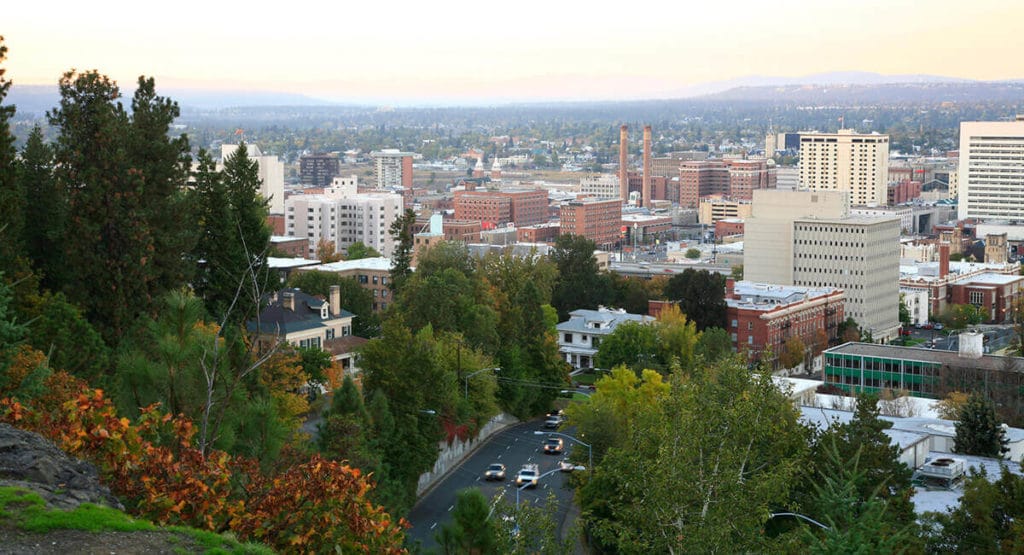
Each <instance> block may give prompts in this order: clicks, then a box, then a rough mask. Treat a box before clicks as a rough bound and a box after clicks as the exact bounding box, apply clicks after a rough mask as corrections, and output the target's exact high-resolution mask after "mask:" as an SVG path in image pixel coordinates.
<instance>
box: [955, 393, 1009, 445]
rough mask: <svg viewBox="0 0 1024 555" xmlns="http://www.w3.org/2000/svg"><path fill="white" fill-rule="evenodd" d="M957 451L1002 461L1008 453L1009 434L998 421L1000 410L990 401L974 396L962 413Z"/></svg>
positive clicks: (957, 425) (970, 398)
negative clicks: (1007, 437)
mask: <svg viewBox="0 0 1024 555" xmlns="http://www.w3.org/2000/svg"><path fill="white" fill-rule="evenodd" d="M955 426H956V437H955V438H954V439H953V451H954V452H956V453H963V454H965V455H976V456H979V457H1002V456H1003V455H1004V454H1005V453H1006V452H1007V451H1008V448H1007V447H1006V443H1007V439H1006V433H1005V432H1004V431H1003V427H1002V426H1000V425H999V422H997V421H996V410H995V407H994V406H993V404H992V401H990V400H989V399H988V398H987V397H985V396H984V395H982V394H981V393H972V394H971V396H970V397H968V398H967V403H965V404H964V406H963V407H961V409H960V415H959V419H958V421H957V423H956V425H955Z"/></svg>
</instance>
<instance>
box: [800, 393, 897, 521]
mask: <svg viewBox="0 0 1024 555" xmlns="http://www.w3.org/2000/svg"><path fill="white" fill-rule="evenodd" d="M891 427H892V423H891V422H889V421H887V420H883V419H882V418H880V412H879V409H878V397H876V396H874V395H870V394H868V395H864V396H862V397H859V398H858V399H857V408H856V411H855V412H854V415H853V419H851V420H850V422H848V423H845V424H837V425H833V426H832V427H831V428H829V429H828V430H827V431H825V432H823V433H822V434H821V435H820V436H819V437H818V438H817V441H815V443H814V446H813V448H812V459H813V460H816V461H820V462H819V464H818V465H817V466H816V468H815V471H814V475H815V479H814V480H812V481H811V482H813V483H820V482H823V481H824V480H826V479H828V478H830V477H833V478H834V477H836V476H839V475H840V474H841V473H843V472H844V467H845V465H846V464H847V462H848V461H851V460H854V459H857V460H858V461H859V465H860V469H861V470H860V472H859V473H857V474H856V475H850V476H849V479H850V480H851V481H852V485H853V486H854V487H855V488H856V493H857V495H858V496H859V497H858V499H859V500H860V501H861V502H866V501H867V500H869V499H871V498H875V497H877V498H878V499H879V500H880V501H881V502H882V503H884V504H885V506H886V510H887V512H888V517H887V518H888V519H889V520H890V521H892V522H893V523H894V525H897V526H902V525H904V524H909V523H911V522H913V521H914V518H915V515H914V507H913V504H912V503H911V501H910V498H911V496H912V495H913V488H912V486H911V477H912V476H913V470H912V469H910V468H909V467H908V466H907V465H906V464H904V463H903V462H901V461H900V450H899V447H898V446H897V445H896V444H894V443H893V442H892V440H891V439H890V438H889V436H888V435H886V433H885V430H887V429H889V428H891ZM832 451H835V452H836V453H837V454H838V459H835V458H834V457H832V456H831V455H830V453H831V452H832ZM836 460H838V461H839V462H838V463H837V462H836ZM813 503H814V502H812V503H811V504H810V505H808V506H806V507H805V509H806V510H807V511H809V512H812V513H822V514H824V512H826V511H828V510H830V507H828V506H825V505H822V506H818V505H814V504H813Z"/></svg>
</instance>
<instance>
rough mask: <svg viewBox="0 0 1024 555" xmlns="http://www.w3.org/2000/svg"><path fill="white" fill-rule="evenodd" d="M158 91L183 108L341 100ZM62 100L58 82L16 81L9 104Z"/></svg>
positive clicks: (126, 92) (32, 108) (48, 105)
mask: <svg viewBox="0 0 1024 555" xmlns="http://www.w3.org/2000/svg"><path fill="white" fill-rule="evenodd" d="M134 92H135V88H134V87H122V89H121V94H122V95H123V96H124V97H125V104H129V103H130V102H131V95H132V94H133V93H134ZM157 93H159V94H160V95H163V96H166V97H168V98H171V99H172V100H174V101H176V102H177V103H178V104H179V105H180V106H181V107H182V108H192V109H202V110H210V109H218V108H228V107H233V106H327V105H333V104H338V103H336V102H331V101H329V100H323V99H319V98H313V97H310V96H306V95H302V94H294V93H282V92H275V91H262V90H219V89H192V88H176V87H167V88H162V87H160V84H159V83H157ZM59 102H60V91H59V89H58V88H57V87H56V86H55V85H18V84H17V82H15V83H14V84H13V85H11V90H10V92H9V94H8V95H7V99H6V101H5V104H14V105H15V106H16V107H17V109H18V112H19V113H34V114H40V115H41V114H43V113H44V112H46V111H47V110H50V109H52V108H54V107H56V106H57V104H58V103H59Z"/></svg>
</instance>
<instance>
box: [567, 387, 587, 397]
mask: <svg viewBox="0 0 1024 555" xmlns="http://www.w3.org/2000/svg"><path fill="white" fill-rule="evenodd" d="M559 393H561V394H562V395H568V394H570V393H572V394H574V395H575V394H576V393H579V394H580V395H585V396H587V397H590V396H591V395H592V393H587V392H586V391H580V390H578V389H563V390H561V391H559Z"/></svg>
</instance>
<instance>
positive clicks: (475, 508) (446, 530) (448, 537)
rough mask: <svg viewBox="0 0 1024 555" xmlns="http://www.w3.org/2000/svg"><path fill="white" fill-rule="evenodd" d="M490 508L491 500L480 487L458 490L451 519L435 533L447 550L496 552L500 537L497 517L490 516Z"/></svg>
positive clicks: (456, 551) (445, 550)
mask: <svg viewBox="0 0 1024 555" xmlns="http://www.w3.org/2000/svg"><path fill="white" fill-rule="evenodd" d="M490 509H491V508H490V503H488V501H487V498H486V497H484V494H483V493H482V492H481V491H480V490H479V489H478V488H467V489H464V490H461V491H459V492H458V493H457V494H456V497H455V508H454V509H453V510H452V521H451V522H450V523H448V524H445V525H444V526H443V527H442V528H441V531H440V532H438V533H437V535H436V537H437V540H438V543H439V544H440V545H441V548H442V549H443V550H444V552H445V553H495V552H496V548H497V544H498V538H497V530H496V529H495V525H494V521H492V520H491V519H489V518H488V517H489V516H490Z"/></svg>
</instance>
